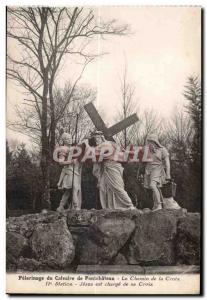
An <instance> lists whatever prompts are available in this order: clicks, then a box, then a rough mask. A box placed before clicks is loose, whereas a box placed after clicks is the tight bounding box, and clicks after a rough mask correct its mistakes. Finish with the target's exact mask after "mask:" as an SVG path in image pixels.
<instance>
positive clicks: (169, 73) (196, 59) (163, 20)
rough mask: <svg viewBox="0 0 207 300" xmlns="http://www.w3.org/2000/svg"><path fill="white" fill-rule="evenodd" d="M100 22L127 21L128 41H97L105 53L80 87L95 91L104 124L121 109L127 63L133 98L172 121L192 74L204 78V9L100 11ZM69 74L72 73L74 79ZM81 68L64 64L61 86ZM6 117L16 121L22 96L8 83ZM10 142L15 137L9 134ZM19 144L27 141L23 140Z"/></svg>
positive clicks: (95, 44)
mask: <svg viewBox="0 0 207 300" xmlns="http://www.w3.org/2000/svg"><path fill="white" fill-rule="evenodd" d="M96 11H97V14H98V15H99V17H100V18H102V19H104V20H107V19H114V18H116V19H117V20H118V21H119V22H120V23H127V24H129V25H130V27H131V31H132V34H131V35H129V36H127V37H115V36H112V37H108V38H107V39H106V40H102V39H100V38H97V39H96V41H94V42H93V44H92V46H91V47H93V50H94V52H96V53H97V52H107V53H108V54H107V55H104V56H102V57H100V58H98V59H96V61H94V62H93V63H92V64H90V65H88V67H87V69H86V71H85V73H84V76H83V77H82V80H81V83H83V84H88V85H91V86H92V87H94V88H96V89H97V92H98V95H97V107H98V109H100V110H101V111H102V112H103V115H104V118H105V121H107V122H108V123H109V124H112V123H114V118H115V117H116V115H117V111H118V109H119V107H120V97H119V87H120V80H119V76H121V74H122V72H123V69H124V64H125V61H126V64H127V68H128V79H129V81H130V82H132V83H133V84H134V85H135V87H136V95H135V99H136V100H137V101H138V103H139V106H140V107H141V109H145V108H147V109H148V108H153V109H155V110H156V111H157V112H158V113H159V114H160V115H161V116H163V117H170V115H171V114H172V112H173V110H174V107H175V105H176V104H182V103H183V96H182V92H183V87H184V85H185V83H186V80H187V77H188V76H189V75H200V69H201V10H200V8H199V7H145V6H143V7H139V6H137V7H136V6H135V7H127V6H122V7H116V6H111V7H99V8H96ZM70 70H74V72H73V76H72V77H71V72H70ZM78 71H79V67H78V66H74V62H71V58H70V59H68V60H67V58H66V59H65V61H64V67H63V68H62V70H61V72H60V73H59V77H58V82H59V83H60V84H64V83H65V81H67V80H69V79H70V80H71V79H72V78H73V79H74V78H75V76H76V72H77V74H78ZM7 94H8V96H7V116H8V119H9V120H12V119H15V115H14V110H13V107H14V105H15V103H17V102H18V101H19V99H21V98H22V95H21V93H20V90H19V91H18V89H17V88H16V87H15V86H14V85H13V84H10V83H9V84H8V91H7ZM7 134H8V138H14V137H15V136H16V135H17V134H16V133H13V132H12V131H10V130H9V131H8V133H7ZM19 139H20V140H25V139H24V138H23V137H22V136H19Z"/></svg>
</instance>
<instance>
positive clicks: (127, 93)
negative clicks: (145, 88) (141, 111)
mask: <svg viewBox="0 0 207 300" xmlns="http://www.w3.org/2000/svg"><path fill="white" fill-rule="evenodd" d="M119 79H120V103H121V109H120V111H119V113H118V117H117V121H120V120H123V119H125V118H127V117H129V116H130V115H131V114H132V113H134V112H136V111H137V110H138V103H137V101H136V102H135V86H134V84H133V83H131V82H130V81H129V80H128V70H127V65H126V63H125V65H124V70H123V74H122V76H121V77H120V78H119ZM136 128H137V126H136V124H134V125H132V126H130V128H125V129H124V130H123V132H121V133H119V134H118V135H117V138H118V140H119V143H120V144H121V146H122V147H124V148H126V147H127V146H128V145H129V143H130V142H131V139H132V138H133V135H134V132H135V131H136Z"/></svg>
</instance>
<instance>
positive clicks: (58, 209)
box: [56, 206, 64, 212]
mask: <svg viewBox="0 0 207 300" xmlns="http://www.w3.org/2000/svg"><path fill="white" fill-rule="evenodd" d="M56 211H58V212H63V211H64V207H63V206H59V207H58V208H57V209H56Z"/></svg>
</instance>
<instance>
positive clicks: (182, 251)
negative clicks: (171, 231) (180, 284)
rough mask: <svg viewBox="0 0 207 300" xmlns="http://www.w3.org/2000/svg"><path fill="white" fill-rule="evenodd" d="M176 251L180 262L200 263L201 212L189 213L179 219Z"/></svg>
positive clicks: (187, 263)
mask: <svg viewBox="0 0 207 300" xmlns="http://www.w3.org/2000/svg"><path fill="white" fill-rule="evenodd" d="M175 252H176V257H177V262H178V263H180V264H186V265H189V264H193V265H199V264H200V214H193V213H189V214H187V215H186V216H185V217H183V218H180V219H179V221H178V226H177V238H176V244H175Z"/></svg>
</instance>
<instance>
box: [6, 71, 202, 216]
mask: <svg viewBox="0 0 207 300" xmlns="http://www.w3.org/2000/svg"><path fill="white" fill-rule="evenodd" d="M183 96H184V97H185V99H186V101H185V106H184V109H185V112H186V115H185V116H183V115H181V114H179V112H177V115H176V118H175V119H174V121H172V122H174V123H170V126H169V127H168V128H167V127H166V128H165V130H164V131H163V132H161V134H160V139H161V141H162V143H163V145H165V146H166V147H167V148H168V149H169V152H170V157H171V175H172V177H173V178H174V180H175V182H176V183H177V195H176V200H177V201H178V203H179V204H180V206H181V207H185V208H187V209H188V210H189V211H200V208H201V201H202V147H201V145H202V143H201V139H202V101H201V86H200V82H199V79H198V78H197V77H190V78H188V80H187V84H186V86H185V87H184V95H183ZM186 116H188V117H189V119H188V120H187V123H185V125H186V127H185V126H184V125H183V124H184V122H186V118H187V117H186ZM180 123H182V126H181V127H179V126H178V124H180ZM173 124H175V125H176V126H177V127H176V126H175V127H173ZM176 128H177V129H176ZM152 131H153V130H152ZM124 141H126V139H125V137H124ZM6 162H7V209H8V211H9V212H10V214H12V211H16V210H20V212H22V213H23V212H30V211H37V212H38V211H40V210H41V208H42V207H41V197H42V194H43V190H44V187H43V184H42V173H41V167H40V164H39V158H38V156H35V155H34V154H32V153H29V152H28V151H27V150H26V147H25V145H24V144H21V145H17V147H16V149H15V150H13V151H12V150H11V149H10V148H9V146H8V143H7V144H6ZM123 166H124V181H125V187H126V190H127V192H128V193H129V196H130V197H131V198H132V201H133V203H134V204H135V205H136V206H137V207H139V208H143V207H150V206H151V202H150V197H151V195H150V193H149V191H148V192H147V191H145V190H144V189H143V186H142V180H141V178H142V175H143V173H144V166H143V165H141V164H124V165H123ZM60 172H61V167H60V166H59V165H58V164H56V163H55V162H54V163H51V165H50V176H51V178H50V197H51V209H53V210H55V209H56V208H57V206H58V204H59V201H60V198H61V192H60V191H59V190H57V182H58V179H59V175H60ZM82 195H83V204H82V208H87V209H91V208H96V209H100V203H99V194H98V190H97V188H96V179H95V178H94V177H93V175H92V165H89V164H87V165H84V166H83V171H82Z"/></svg>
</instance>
